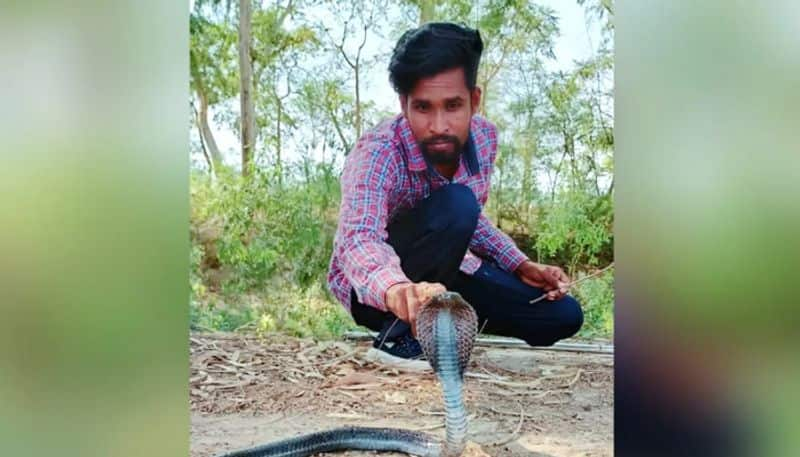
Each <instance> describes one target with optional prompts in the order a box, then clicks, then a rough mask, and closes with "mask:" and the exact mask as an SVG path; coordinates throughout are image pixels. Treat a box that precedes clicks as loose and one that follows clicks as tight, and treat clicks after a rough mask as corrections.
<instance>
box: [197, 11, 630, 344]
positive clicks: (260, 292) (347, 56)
mask: <svg viewBox="0 0 800 457" xmlns="http://www.w3.org/2000/svg"><path fill="white" fill-rule="evenodd" d="M190 9H191V14H190V70H191V72H190V73H191V80H190V87H189V102H190V103H189V127H190V143H191V148H190V153H191V167H192V168H191V174H190V177H191V182H190V191H191V227H190V230H191V243H192V244H191V278H190V285H191V304H190V307H191V309H190V311H191V314H190V325H191V327H192V328H193V329H200V330H219V331H235V330H244V329H248V330H254V331H256V332H261V333H266V332H285V333H288V334H292V335H297V336H310V337H315V338H323V339H326V338H336V337H339V336H341V335H342V334H343V333H344V332H345V331H347V330H350V329H354V328H356V326H355V324H354V323H353V322H352V319H351V318H350V317H349V315H348V314H347V313H346V312H345V310H344V309H343V308H342V307H341V305H339V304H338V303H337V302H336V301H335V299H334V298H333V297H332V295H331V294H330V293H329V292H328V291H327V288H326V285H325V276H326V273H327V267H328V262H329V260H330V254H331V251H332V242H333V235H334V232H335V230H336V224H337V217H338V210H339V202H340V191H339V176H340V173H341V169H342V165H343V162H344V159H345V157H346V155H347V153H348V152H349V151H350V150H351V149H352V147H353V144H354V143H355V142H356V141H357V139H358V138H359V137H360V136H361V134H362V133H363V132H364V131H365V130H367V129H369V128H370V127H371V126H373V125H375V124H377V123H378V122H380V121H381V120H383V119H385V118H387V117H389V116H392V115H394V114H396V113H397V112H398V109H399V106H398V102H397V98H396V95H395V94H394V93H393V92H392V91H391V89H390V86H389V83H388V73H387V70H386V67H387V65H388V61H389V55H390V53H391V50H392V47H393V45H394V43H395V42H396V41H397V38H399V36H400V35H401V34H402V32H403V31H405V30H407V29H409V28H412V27H416V26H418V25H419V24H421V23H424V22H427V21H432V20H434V21H436V20H447V21H454V22H462V23H464V24H466V25H469V26H471V27H476V28H478V29H479V30H480V32H481V36H482V37H483V39H484V45H485V51H484V55H483V58H482V61H481V67H480V72H479V76H478V84H479V85H480V86H481V88H482V89H483V94H484V96H483V100H482V103H481V106H480V112H481V114H482V115H484V116H486V117H487V118H489V119H490V120H491V121H492V122H494V123H495V124H496V125H497V126H498V129H499V133H500V138H499V153H498V159H497V163H496V171H495V174H494V176H493V183H492V190H491V193H490V198H489V201H488V203H487V205H486V207H485V211H486V212H487V213H488V215H489V217H490V219H491V220H492V221H493V222H495V224H496V225H497V226H498V227H500V228H501V229H502V230H504V231H505V232H506V233H508V234H509V235H511V236H512V237H513V238H514V240H516V242H517V244H518V245H519V246H520V248H521V249H523V251H525V252H526V253H527V254H528V255H529V256H530V257H531V258H532V259H534V260H536V261H539V262H543V263H550V264H556V265H560V266H562V267H563V268H564V269H565V270H567V272H568V273H569V274H570V276H571V277H573V279H577V278H581V277H584V276H586V275H588V274H591V273H593V272H596V271H597V270H598V269H600V268H603V267H605V266H607V265H608V264H610V263H611V262H613V254H614V252H613V241H614V239H613V230H612V229H613V210H614V206H613V190H614V162H613V152H614V100H613V62H614V60H613V34H614V26H613V17H614V14H613V4H612V2H611V1H610V0H576V1H575V2H569V1H556V0H554V1H536V2H532V1H524V0H479V1H472V2H470V1H464V0H449V1H443V2H433V1H423V0H404V1H384V0H358V1H353V2H338V1H321V0H287V1H280V2H274V1H265V2H252V1H250V0H241V1H233V0H227V1H225V0H195V1H193V2H191V3H190ZM572 293H573V294H574V295H576V296H577V297H578V299H579V300H580V301H581V303H582V304H583V306H584V312H585V315H586V324H585V325H584V327H583V329H582V330H581V332H580V333H579V335H578V336H580V337H584V338H598V337H599V338H611V337H612V336H613V301H614V293H613V269H610V270H608V271H606V272H604V273H603V274H601V275H598V276H596V277H592V278H589V279H587V280H585V281H582V282H581V283H580V284H579V285H576V286H575V287H574V288H573V291H572Z"/></svg>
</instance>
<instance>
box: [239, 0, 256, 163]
mask: <svg viewBox="0 0 800 457" xmlns="http://www.w3.org/2000/svg"><path fill="white" fill-rule="evenodd" d="M250 2H251V0H239V82H240V84H241V87H240V92H239V94H240V97H239V99H240V102H241V130H242V175H244V176H247V175H248V174H250V168H251V166H252V161H253V151H255V147H256V125H255V121H256V115H255V106H254V104H253V96H254V94H253V60H252V58H251V56H250V49H251V46H252V44H251V40H252V39H251V34H250V32H251V26H252V19H251V18H252V5H251V3H250Z"/></svg>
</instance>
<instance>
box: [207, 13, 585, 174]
mask: <svg viewBox="0 0 800 457" xmlns="http://www.w3.org/2000/svg"><path fill="white" fill-rule="evenodd" d="M536 3H538V4H540V5H544V6H549V7H550V8H552V9H553V10H554V11H555V12H556V16H557V17H558V19H559V20H558V24H559V31H560V34H559V36H558V38H557V39H556V41H555V50H554V51H555V56H556V59H555V60H547V61H546V62H545V65H546V68H547V69H548V70H551V71H557V70H565V71H566V70H570V69H572V68H573V67H574V62H575V60H584V59H587V58H589V57H591V56H592V55H593V54H594V50H595V49H596V48H597V47H598V46H599V44H600V27H599V25H598V24H597V23H591V24H588V25H587V21H586V14H585V12H584V9H583V7H582V6H580V5H578V3H577V1H575V0H537V1H536ZM351 41H355V40H351ZM353 44H354V45H356V43H353ZM381 46H389V47H391V46H393V43H386V42H381V40H369V41H368V42H367V45H366V46H365V49H364V53H365V54H366V55H374V54H375V49H377V48H379V47H381ZM381 66H383V67H385V65H381V64H379V65H378V67H381ZM361 93H362V98H363V99H364V100H370V101H373V102H375V104H376V105H377V107H378V108H379V109H385V110H388V111H398V112H399V107H398V104H397V96H396V95H395V93H394V91H393V90H392V88H391V86H390V85H389V79H388V74H387V73H386V72H380V71H372V72H370V73H368V77H367V78H366V80H365V81H364V82H363V85H362V87H361ZM235 107H236V108H237V109H238V102H237V103H236V104H235ZM211 114H213V108H212V111H211ZM212 117H213V116H212ZM209 121H210V123H211V129H212V131H213V133H214V138H215V140H216V142H217V145H218V146H219V149H220V151H221V152H222V153H223V156H224V157H225V158H226V159H228V158H230V159H231V160H236V159H238V157H239V149H240V146H239V144H240V143H239V138H238V136H237V134H236V132H234V131H233V130H230V129H228V128H227V127H226V126H221V125H218V124H216V123H214V121H213V119H209ZM193 130H196V129H193ZM192 136H193V137H195V138H196V132H192ZM287 158H288V159H290V160H291V154H290V156H289V157H287ZM227 161H228V160H226V162H227Z"/></svg>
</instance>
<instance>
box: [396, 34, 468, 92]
mask: <svg viewBox="0 0 800 457" xmlns="http://www.w3.org/2000/svg"><path fill="white" fill-rule="evenodd" d="M482 52H483V40H481V35H480V33H478V31H477V30H475V29H471V28H469V27H466V26H464V25H459V24H454V23H452V22H428V23H427V24H424V25H422V26H420V27H419V28H416V29H411V30H408V31H406V32H405V33H404V34H403V36H401V37H400V39H399V40H398V41H397V45H396V46H395V48H394V51H393V52H392V60H391V61H390V62H389V81H390V82H391V83H392V87H394V90H395V91H396V92H397V93H398V94H400V95H408V93H409V92H411V91H412V90H413V89H414V86H416V84H417V82H418V81H419V80H420V79H422V78H428V77H431V76H434V75H437V74H439V73H441V72H443V71H446V70H452V69H454V68H459V67H461V68H463V69H464V79H465V82H466V84H467V88H468V89H469V90H472V89H474V88H475V83H476V81H477V79H478V64H479V63H480V60H481V53H482Z"/></svg>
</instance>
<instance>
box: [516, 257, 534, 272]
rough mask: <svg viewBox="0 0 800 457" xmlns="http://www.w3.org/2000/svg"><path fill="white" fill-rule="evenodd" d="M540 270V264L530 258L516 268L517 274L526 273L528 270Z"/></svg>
mask: <svg viewBox="0 0 800 457" xmlns="http://www.w3.org/2000/svg"><path fill="white" fill-rule="evenodd" d="M538 270H539V264H538V263H536V262H534V261H533V260H530V259H525V260H524V261H523V262H522V263H520V264H519V266H518V267H517V268H516V269H515V270H514V273H516V274H518V275H519V274H524V273H526V272H534V271H538Z"/></svg>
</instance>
